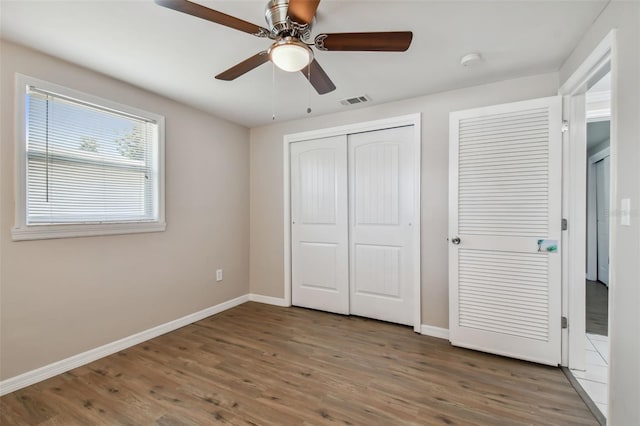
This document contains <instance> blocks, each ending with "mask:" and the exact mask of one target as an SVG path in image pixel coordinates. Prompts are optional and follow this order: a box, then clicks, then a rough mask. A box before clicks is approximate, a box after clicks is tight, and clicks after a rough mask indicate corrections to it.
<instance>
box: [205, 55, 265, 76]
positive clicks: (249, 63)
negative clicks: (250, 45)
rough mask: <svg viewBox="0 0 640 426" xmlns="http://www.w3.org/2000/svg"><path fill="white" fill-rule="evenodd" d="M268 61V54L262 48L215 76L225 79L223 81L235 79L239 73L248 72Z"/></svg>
mask: <svg viewBox="0 0 640 426" xmlns="http://www.w3.org/2000/svg"><path fill="white" fill-rule="evenodd" d="M268 61H269V54H268V53H267V51H266V50H263V51H262V52H260V53H256V54H255V55H253V56H252V57H250V58H249V59H245V60H244V61H242V62H240V63H239V64H237V65H235V66H233V67H231V68H229V69H228V70H226V71H223V72H221V73H220V74H218V75H216V78H217V79H218V80H225V81H231V80H235V79H236V78H238V77H240V76H241V75H243V74H246V73H248V72H249V71H251V70H252V69H254V68H257V67H259V66H260V65H262V64H264V63H265V62H268Z"/></svg>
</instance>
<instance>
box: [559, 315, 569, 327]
mask: <svg viewBox="0 0 640 426" xmlns="http://www.w3.org/2000/svg"><path fill="white" fill-rule="evenodd" d="M560 324H561V325H562V328H569V320H568V319H567V317H562V320H561V321H560Z"/></svg>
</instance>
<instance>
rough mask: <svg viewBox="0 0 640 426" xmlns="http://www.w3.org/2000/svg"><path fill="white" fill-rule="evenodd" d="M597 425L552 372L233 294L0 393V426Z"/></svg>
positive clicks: (374, 324) (390, 328) (398, 330)
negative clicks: (211, 307)
mask: <svg viewBox="0 0 640 426" xmlns="http://www.w3.org/2000/svg"><path fill="white" fill-rule="evenodd" d="M213 423H228V424H233V425H294V424H300V425H315V424H335V423H337V424H346V425H432V424H433V425H436V424H455V425H468V424H474V425H525V424H527V425H531V424H534V425H535V424H540V425H542V424H544V425H574V424H575V425H597V421H596V419H595V418H594V417H593V416H592V415H591V413H590V412H589V410H588V409H587V407H586V406H585V404H584V403H583V402H582V400H581V399H580V397H579V396H578V395H577V393H576V392H575V390H574V389H573V388H572V387H571V385H570V384H569V382H568V381H567V379H566V377H565V376H564V374H562V372H561V371H560V370H559V369H557V368H552V367H548V366H541V365H536V364H533V363H528V362H524V361H518V360H513V359H509V358H504V357H499V356H494V355H490V354H484V353H480V352H475V351H471V350H466V349H461V348H455V347H452V346H451V345H450V344H449V343H448V342H447V341H445V340H442V339H435V338H431V337H425V336H420V335H418V334H416V333H414V332H413V330H412V329H411V328H409V327H404V326H399V325H395V324H389V323H384V322H380V321H375V320H368V319H364V318H358V317H348V316H341V315H333V314H328V313H323V312H317V311H312V310H307V309H300V308H281V307H275V306H269V305H262V304H258V303H252V302H249V303H246V304H243V305H241V306H238V307H236V308H234V309H231V310H228V311H226V312H223V313H220V314H218V315H215V316H212V317H209V318H206V319H204V320H202V321H198V322H197V323H194V324H191V325H189V326H186V327H183V328H181V329H179V330H176V331H174V332H172V333H168V334H165V335H163V336H160V337H157V338H155V339H152V340H150V341H148V342H144V343H142V344H140V345H137V346H134V347H131V348H128V349H126V350H123V351H121V352H119V353H116V354H114V355H111V356H109V357H105V358H103V359H100V360H98V361H95V362H93V363H91V364H88V365H86V366H82V367H79V368H77V369H74V370H72V371H70V372H67V373H64V374H62V375H59V376H56V377H53V378H51V379H49V380H45V381H43V382H40V383H38V384H36V385H33V386H30V387H27V388H25V389H21V390H19V391H16V392H14V393H12V394H9V395H5V396H4V397H2V398H0V424H2V425H5V424H6V425H75V424H78V425H81V424H108V425H127V424H131V425H141V424H156V425H201V424H213Z"/></svg>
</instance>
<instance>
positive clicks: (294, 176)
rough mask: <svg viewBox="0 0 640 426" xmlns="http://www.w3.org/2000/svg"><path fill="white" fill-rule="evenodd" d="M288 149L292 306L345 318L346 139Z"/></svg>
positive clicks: (347, 282)
mask: <svg viewBox="0 0 640 426" xmlns="http://www.w3.org/2000/svg"><path fill="white" fill-rule="evenodd" d="M290 149H291V152H290V154H291V266H292V267H291V284H292V286H291V290H292V293H291V296H292V303H293V304H294V305H296V306H302V307H307V308H313V309H320V310H323V311H328V312H336V313H341V314H348V313H349V263H348V262H349V254H348V217H347V216H348V215H347V138H346V136H338V137H332V138H325V139H317V140H312V141H304V142H296V143H292V144H291V147H290Z"/></svg>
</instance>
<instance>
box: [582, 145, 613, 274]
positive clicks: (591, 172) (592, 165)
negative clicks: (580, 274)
mask: <svg viewBox="0 0 640 426" xmlns="http://www.w3.org/2000/svg"><path fill="white" fill-rule="evenodd" d="M610 151H611V150H610V149H609V148H605V149H603V150H602V151H600V152H596V153H595V154H593V155H591V156H590V157H589V159H588V160H587V230H588V231H587V239H586V243H587V265H586V266H587V274H586V277H587V279H588V280H590V281H597V280H598V239H597V238H595V235H596V231H597V227H598V225H597V223H598V220H597V214H596V213H597V212H596V208H597V203H596V163H597V162H598V161H600V160H604V159H605V158H606V157H608V156H609V153H610ZM589 235H591V236H593V237H594V238H588V236H589Z"/></svg>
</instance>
